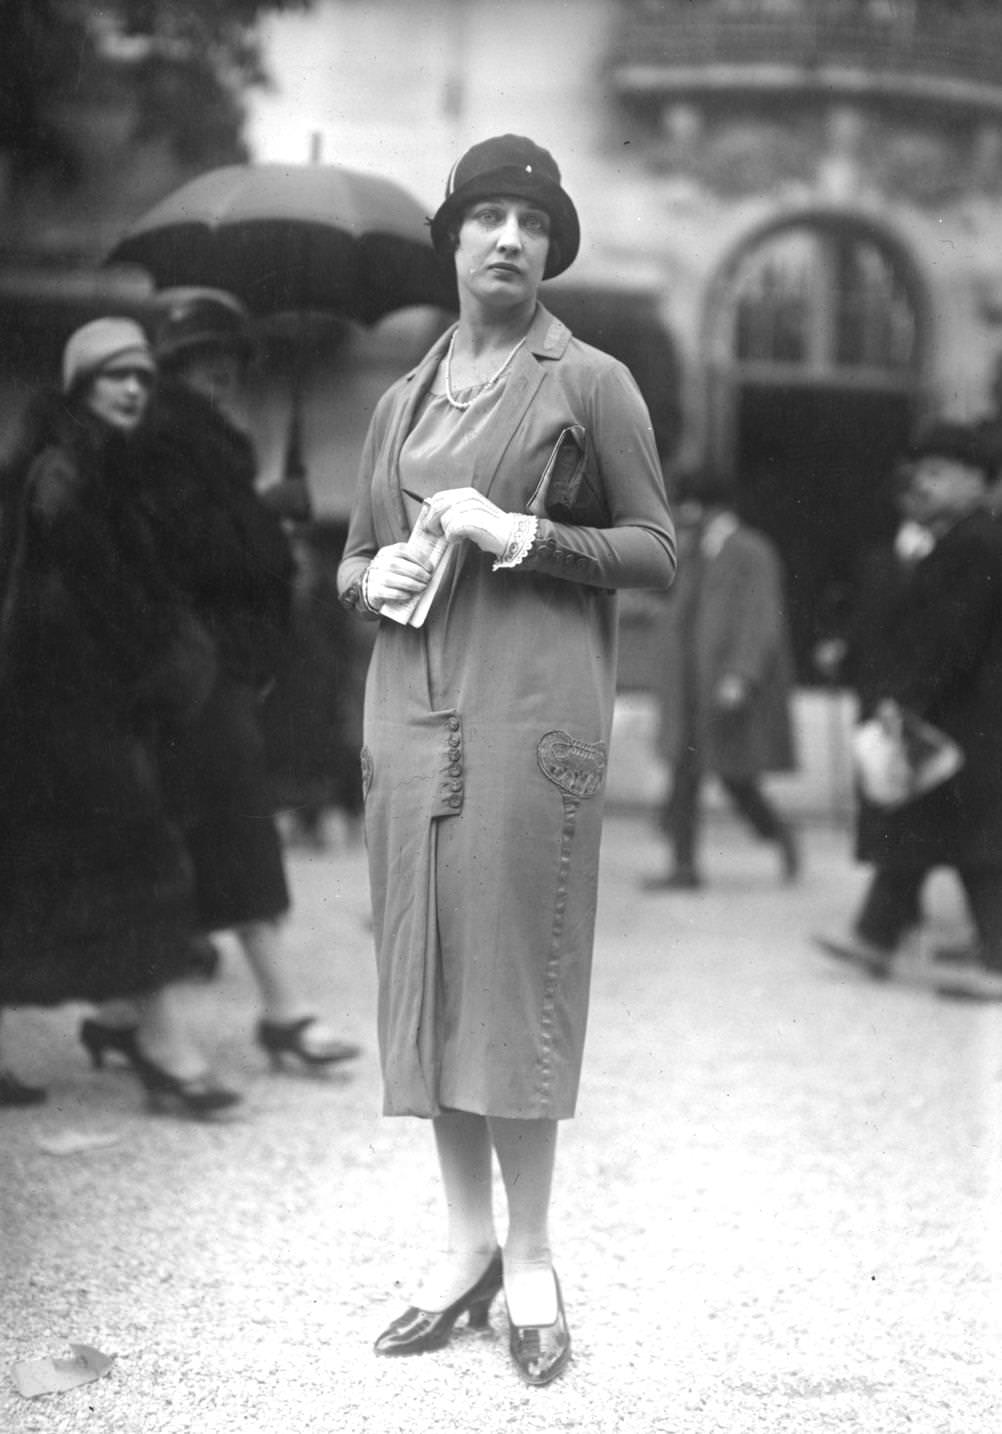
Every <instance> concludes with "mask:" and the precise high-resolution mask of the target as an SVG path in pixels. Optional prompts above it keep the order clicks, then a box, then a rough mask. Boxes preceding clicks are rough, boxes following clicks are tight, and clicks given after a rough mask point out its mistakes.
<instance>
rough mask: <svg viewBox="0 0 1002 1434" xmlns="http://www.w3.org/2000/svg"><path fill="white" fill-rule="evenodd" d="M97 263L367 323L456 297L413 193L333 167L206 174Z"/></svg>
mask: <svg viewBox="0 0 1002 1434" xmlns="http://www.w3.org/2000/svg"><path fill="white" fill-rule="evenodd" d="M106 262H108V263H127V264H138V265H140V266H141V267H142V268H144V269H145V270H146V271H147V272H148V273H149V274H150V276H151V277H152V279H153V282H154V283H155V285H156V286H157V288H160V289H164V288H173V287H176V286H178V285H200V286H205V287H209V288H217V289H227V290H229V292H230V293H231V294H236V296H237V297H238V298H240V299H242V300H243V302H244V303H245V304H246V305H247V307H248V308H249V309H250V310H251V312H252V313H255V314H258V315H264V314H276V313H283V312H288V311H303V310H320V311H321V312H325V313H333V314H338V315H340V316H342V317H343V318H348V319H357V320H359V321H360V322H362V323H364V324H371V323H374V322H375V321H376V320H377V319H379V318H382V317H383V315H384V314H388V313H391V312H392V311H393V310H394V309H402V308H406V307H407V306H408V305H411V304H432V305H441V306H442V307H451V306H453V305H454V303H455V299H454V296H452V295H451V294H450V286H449V284H448V282H447V278H446V276H445V275H444V274H443V272H442V270H441V269H440V267H439V264H438V261H437V260H436V257H435V253H434V250H433V249H432V247H431V240H430V238H429V234H428V226H427V221H426V218H425V213H424V210H423V208H422V206H421V205H420V204H419V203H418V201H417V200H416V199H414V198H413V197H412V196H411V195H410V194H409V193H408V192H407V190H405V189H403V188H402V187H401V186H400V185H398V184H396V183H395V182H394V181H393V180H390V179H386V178H384V177H383V176H382V175H378V174H366V173H363V172H361V171H357V170H352V169H345V168H344V167H342V166H341V165H335V164H303V165H285V164H237V165H227V166H225V167H224V168H222V169H213V170H209V171H208V173H206V174H202V175H199V177H198V178H197V179H193V180H191V181H190V182H189V183H188V184H184V185H182V186H181V188H180V189H177V190H175V191H174V193H173V194H170V195H168V196H167V198H166V199H164V200H162V201H161V202H160V203H159V204H157V205H155V206H154V208H153V209H151V210H150V211H149V212H148V213H147V214H146V215H144V216H143V218H142V219H140V220H138V221H137V222H136V223H135V224H134V225H133V226H132V228H131V229H130V230H129V231H128V233H126V234H125V235H124V237H123V238H122V239H120V240H119V241H118V243H117V244H116V245H115V247H114V248H113V249H112V251H111V253H110V254H109V255H108V259H107V261H106Z"/></svg>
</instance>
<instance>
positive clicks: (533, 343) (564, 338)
mask: <svg viewBox="0 0 1002 1434" xmlns="http://www.w3.org/2000/svg"><path fill="white" fill-rule="evenodd" d="M458 327H459V325H458V323H455V324H450V325H449V327H448V328H447V329H446V330H445V332H444V333H443V334H441V335H440V336H439V337H438V338H437V339H436V340H435V342H434V343H433V344H432V346H431V348H430V349H429V350H428V352H427V353H426V354H425V356H424V358H423V359H421V361H420V363H418V364H416V365H415V366H414V368H412V369H411V371H410V372H409V373H407V374H405V375H404V381H405V382H406V383H411V382H413V380H414V379H416V378H421V380H422V382H421V384H420V386H419V394H423V393H424V391H425V389H426V388H427V387H428V385H429V384H430V383H431V380H432V378H433V377H434V375H435V370H436V369H437V368H438V366H439V364H440V363H441V362H442V359H443V358H444V356H445V351H446V349H447V348H448V347H449V343H450V341H451V339H452V336H453V334H454V333H455V332H456V329H457V328H458ZM571 337H572V335H571V331H570V329H569V328H568V327H567V325H566V324H565V323H563V322H562V321H561V320H560V319H558V318H556V317H555V316H554V315H553V314H551V313H550V311H549V309H547V308H546V307H545V306H544V305H543V304H540V303H538V302H537V304H536V312H535V313H534V314H533V316H532V322H531V324H530V325H529V331H528V333H527V334H526V336H525V350H526V351H527V352H528V353H530V354H534V355H535V356H536V357H537V358H542V359H558V358H562V357H563V355H564V352H565V350H566V348H567V345H568V344H569V343H570V341H571ZM519 357H521V354H520V355H519Z"/></svg>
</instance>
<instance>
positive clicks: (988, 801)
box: [829, 423, 1002, 1000]
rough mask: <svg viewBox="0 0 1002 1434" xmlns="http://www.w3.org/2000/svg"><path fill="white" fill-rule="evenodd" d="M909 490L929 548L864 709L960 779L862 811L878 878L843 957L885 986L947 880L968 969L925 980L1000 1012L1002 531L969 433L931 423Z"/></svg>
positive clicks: (865, 857) (864, 841)
mask: <svg viewBox="0 0 1002 1434" xmlns="http://www.w3.org/2000/svg"><path fill="white" fill-rule="evenodd" d="M913 456H914V468H913V473H912V479H911V483H912V487H913V490H914V492H915V495H916V498H917V500H918V501H919V502H920V504H921V505H922V508H923V512H924V521H925V523H926V524H927V525H928V527H929V529H930V531H931V533H932V535H933V538H934V540H935V545H934V547H933V548H932V550H931V552H930V553H929V554H928V556H926V557H924V558H923V559H922V560H921V561H920V562H919V563H918V564H917V565H916V566H915V568H914V571H913V573H912V575H911V578H910V580H909V582H908V584H907V586H906V588H905V590H904V593H903V597H902V600H901V601H900V602H899V605H898V611H897V612H896V614H895V617H894V633H893V642H889V643H885V644H884V648H883V650H884V652H885V657H886V667H885V671H884V674H883V678H882V681H881V682H880V684H879V691H875V692H874V693H873V694H872V698H873V700H872V703H871V705H872V707H873V710H875V711H876V712H878V713H879V712H880V711H881V704H882V703H891V704H895V706H896V707H897V708H898V709H900V710H902V711H904V712H908V713H913V714H915V715H916V716H917V717H919V718H921V719H923V720H925V721H926V722H929V723H931V724H932V725H933V726H935V727H938V728H939V729H940V730H941V731H943V732H945V733H946V734H947V735H948V736H949V737H951V738H952V739H953V740H954V741H955V742H956V743H957V744H958V745H959V747H960V749H961V751H962V753H963V757H964V762H963V766H962V767H961V769H960V771H959V772H958V773H957V774H956V775H955V776H954V777H952V778H951V779H950V780H949V781H947V782H945V783H944V784H943V785H941V786H939V787H937V788H936V789H935V790H933V791H931V792H928V793H926V794H925V795H924V796H921V797H919V798H917V799H916V800H913V801H911V802H908V803H907V804H905V805H904V806H902V807H898V808H895V809H894V810H890V811H889V810H886V809H882V808H880V807H877V806H874V805H873V804H871V803H867V802H865V801H864V802H861V805H860V814H859V827H858V838H857V855H858V858H859V859H860V860H861V861H866V862H872V863H873V864H874V866H875V873H874V878H873V881H872V882H871V885H870V888H869V890H868V892H867V896H866V900H865V902H864V905H863V908H862V910H861V911H860V913H859V915H858V916H857V918H856V921H855V924H854V938H855V944H854V943H853V942H852V941H850V942H847V943H845V945H844V946H843V948H842V950H839V949H837V945H838V943H833V944H832V945H831V946H830V947H829V949H830V951H831V954H834V955H841V956H843V957H844V958H845V959H849V960H850V961H855V962H856V964H861V965H864V966H866V967H867V969H869V970H870V971H871V974H875V975H880V974H887V973H889V972H890V970H891V965H892V959H893V956H894V952H895V949H896V947H897V945H898V943H899V941H900V939H901V937H902V936H903V934H904V931H905V930H906V929H907V927H908V926H909V925H911V924H913V922H914V920H915V915H916V912H915V892H916V891H917V889H918V886H919V885H920V884H921V880H922V878H923V877H924V875H925V874H926V873H927V872H929V871H930V870H932V869H933V868H934V867H938V866H945V867H950V868H952V869H953V870H955V871H956V873H957V876H958V878H959V880H960V882H961V884H962V886H963V888H964V891H965V894H966V897H967V901H968V904H969V906H970V912H971V917H972V919H973V922H974V925H975V928H976V931H977V935H978V947H977V955H976V959H974V958H972V959H971V960H970V961H969V962H967V963H959V964H958V963H951V964H950V965H948V966H947V965H943V967H942V968H941V969H937V970H934V975H933V982H934V985H935V986H936V988H937V989H938V990H940V991H942V992H944V993H949V994H955V995H962V996H968V997H971V998H975V999H988V1000H998V999H1002V723H1000V721H999V714H1000V713H1002V530H1000V527H999V525H998V524H997V523H995V522H994V521H993V520H992V518H991V516H990V514H989V512H988V511H987V508H986V501H987V496H988V492H989V487H990V481H991V477H992V473H991V465H990V463H989V461H988V455H987V451H986V448H985V446H984V445H983V444H981V443H979V440H978V435H977V434H976V433H975V432H974V430H972V429H970V428H967V427H964V426H962V425H959V424H953V423H938V424H935V425H934V426H933V427H932V428H931V429H929V430H928V431H927V433H926V434H925V435H924V436H923V437H922V438H921V439H920V441H919V443H918V444H917V445H916V448H915V451H914V455H913Z"/></svg>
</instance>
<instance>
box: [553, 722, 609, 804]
mask: <svg viewBox="0 0 1002 1434" xmlns="http://www.w3.org/2000/svg"><path fill="white" fill-rule="evenodd" d="M536 760H537V761H538V763H539V770H540V771H541V772H542V774H543V776H544V777H548V778H549V780H550V781H551V782H553V783H554V784H555V785H556V786H558V787H559V788H560V790H561V791H562V792H567V793H569V794H570V796H572V797H579V798H584V797H593V796H594V795H595V793H596V792H597V791H598V790H599V789H600V787H601V786H602V783H603V782H604V781H605V768H606V761H607V756H606V746H605V743H604V742H580V741H579V740H578V739H577V738H576V737H572V736H571V735H570V733H569V732H561V731H559V730H557V731H555V732H547V733H546V734H545V735H544V736H543V737H541V738H540V740H539V746H538V747H537V748H536Z"/></svg>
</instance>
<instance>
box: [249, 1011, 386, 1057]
mask: <svg viewBox="0 0 1002 1434" xmlns="http://www.w3.org/2000/svg"><path fill="white" fill-rule="evenodd" d="M315 1023H316V1017H315V1016H303V1017H301V1018H300V1019H299V1020H298V1021H266V1020H262V1021H258V1023H257V1043H258V1045H259V1046H260V1047H261V1049H262V1050H263V1051H265V1052H267V1054H268V1057H269V1059H270V1060H271V1064H272V1068H273V1069H274V1070H279V1069H280V1068H281V1065H282V1058H283V1056H295V1058H296V1059H297V1060H300V1061H302V1063H303V1065H304V1066H330V1065H334V1063H335V1062H336V1061H350V1060H354V1059H355V1057H356V1056H357V1055H360V1054H361V1048H360V1047H359V1046H354V1045H352V1044H351V1042H350V1041H331V1042H330V1043H329V1044H328V1045H326V1046H324V1047H322V1048H321V1049H319V1050H311V1048H310V1047H309V1046H308V1045H307V1043H306V1040H305V1039H304V1037H305V1035H306V1032H307V1030H308V1028H309V1027H310V1026H312V1025H314V1024H315Z"/></svg>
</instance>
